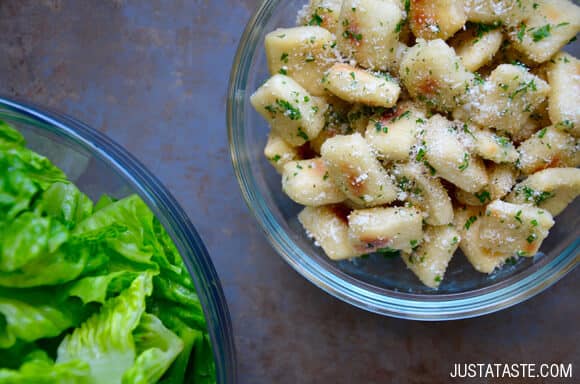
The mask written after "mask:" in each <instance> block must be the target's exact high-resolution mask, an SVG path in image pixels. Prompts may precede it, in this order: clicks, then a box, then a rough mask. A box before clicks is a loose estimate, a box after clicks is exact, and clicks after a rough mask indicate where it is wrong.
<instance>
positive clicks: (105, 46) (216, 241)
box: [0, 0, 580, 383]
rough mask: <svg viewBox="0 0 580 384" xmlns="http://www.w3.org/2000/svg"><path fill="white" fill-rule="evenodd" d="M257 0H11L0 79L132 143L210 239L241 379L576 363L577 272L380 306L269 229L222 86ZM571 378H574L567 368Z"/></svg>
mask: <svg viewBox="0 0 580 384" xmlns="http://www.w3.org/2000/svg"><path fill="white" fill-rule="evenodd" d="M257 3H258V2H257V1H255V0H244V1H234V0H227V1H225V0H222V1H218V0H215V1H211V0H3V1H1V2H0V36H1V38H0V51H1V52H2V56H1V57H0V90H1V92H2V93H4V94H8V95H11V96H18V97H21V98H24V99H26V100H30V101H33V102H36V103H40V104H43V105H46V106H49V107H53V108H56V109H58V110H61V111H63V112H66V113H68V114H70V115H72V116H74V117H76V118H78V119H81V120H82V121H84V122H86V123H88V124H89V125H91V126H93V127H95V128H97V129H99V130H100V131H103V132H106V133H107V134H108V135H110V136H111V137H112V138H113V139H115V140H117V141H118V142H119V143H120V144H122V145H123V146H125V148H127V149H128V150H129V151H130V152H132V153H133V154H134V155H135V156H136V157H137V158H139V159H140V160H141V161H142V162H143V163H145V165H147V166H148V167H149V168H150V169H151V170H152V171H153V173H155V174H156V175H157V176H158V177H159V178H160V179H161V180H162V181H163V182H164V183H165V184H166V185H167V186H168V187H169V189H170V190H171V192H172V193H173V194H174V195H175V197H176V198H177V199H178V200H179V202H180V203H181V204H182V206H183V207H184V209H185V210H186V211H187V213H188V214H189V216H190V217H191V220H192V221H193V223H194V224H195V225H196V226H197V228H198V230H199V232H200V234H201V236H202V237H203V239H204V241H205V243H206V245H207V247H208V249H209V251H210V254H211V255H212V258H213V261H214V263H215V266H216V269H217V271H218V273H219V275H220V277H221V281H222V284H223V287H224V290H225V293H226V296H227V299H228V304H229V308H230V311H231V315H232V318H233V323H234V331H235V340H236V343H237V348H238V353H239V354H238V358H239V371H240V382H242V383H353V382H360V383H387V382H396V383H402V382H408V383H445V382H447V381H448V372H449V370H450V368H451V365H452V364H451V363H452V362H500V361H505V362H542V361H562V362H576V367H575V368H576V371H575V372H574V373H575V374H576V375H575V376H578V375H580V371H579V370H580V347H579V345H580V330H579V328H578V320H579V313H580V309H579V307H578V305H577V302H578V291H579V290H580V281H579V280H578V272H574V273H572V274H570V275H569V276H567V277H566V278H565V279H564V280H563V281H561V282H560V283H558V284H557V285H556V286H554V287H553V288H551V289H550V290H549V291H547V292H545V293H543V294H541V295H539V296H538V297H536V298H534V299H532V300H529V301H528V302H526V303H524V304H521V305H519V306H517V307H515V308H512V309H509V310H506V311H503V312H501V313H497V314H494V315H490V316H486V317H483V318H477V319H472V320H464V321H454V322H447V323H420V322H411V321H402V320H396V319H390V318H383V317H380V316H376V315H373V314H370V313H366V312H363V311H361V310H358V309H355V308H352V307H349V306H348V305H346V304H344V303H342V302H340V301H338V300H336V299H334V298H332V297H330V296H328V295H326V294H325V293H323V292H322V291H320V290H319V289H317V288H315V287H314V286H312V285H311V284H309V283H307V282H306V281H305V280H304V279H303V278H301V277H300V276H299V275H298V274H297V273H295V272H294V271H293V270H292V269H291V268H290V267H289V266H288V265H286V264H285V263H284V262H283V261H282V259H281V258H280V257H278V256H277V255H276V254H275V253H274V251H273V249H272V248H271V247H270V246H269V245H268V244H267V243H266V240H265V238H264V236H263V235H262V233H261V231H260V230H259V229H258V228H257V225H256V223H255V222H254V220H253V218H252V217H250V215H249V212H248V209H247V208H246V206H245V204H244V202H243V201H242V197H241V194H240V193H239V190H238V185H237V182H236V180H235V178H234V174H233V171H232V167H231V165H230V159H229V153H228V148H227V146H228V143H227V138H226V127H225V104H226V88H227V83H228V77H229V71H230V66H231V62H232V59H233V55H234V52H235V49H236V46H237V43H238V40H239V38H240V35H241V32H242V30H243V27H244V25H245V23H246V21H247V20H248V18H249V17H250V15H251V13H252V12H253V10H254V9H255V7H256V6H257ZM570 382H572V381H570Z"/></svg>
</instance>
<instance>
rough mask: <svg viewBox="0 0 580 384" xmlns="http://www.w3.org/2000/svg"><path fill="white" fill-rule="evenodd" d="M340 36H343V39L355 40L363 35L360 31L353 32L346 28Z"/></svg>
mask: <svg viewBox="0 0 580 384" xmlns="http://www.w3.org/2000/svg"><path fill="white" fill-rule="evenodd" d="M342 37H344V38H345V39H354V40H356V41H361V40H362V37H363V36H362V34H360V33H353V32H351V31H349V30H348V29H347V30H346V31H344V32H343V33H342Z"/></svg>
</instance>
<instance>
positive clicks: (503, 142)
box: [493, 135, 510, 147]
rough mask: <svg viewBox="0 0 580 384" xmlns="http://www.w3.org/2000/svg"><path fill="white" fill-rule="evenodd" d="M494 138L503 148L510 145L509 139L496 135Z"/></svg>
mask: <svg viewBox="0 0 580 384" xmlns="http://www.w3.org/2000/svg"><path fill="white" fill-rule="evenodd" d="M493 138H494V139H495V141H496V142H497V143H498V144H499V145H501V146H502V147H507V146H508V145H509V144H510V139H508V138H507V137H504V136H497V135H494V136H493Z"/></svg>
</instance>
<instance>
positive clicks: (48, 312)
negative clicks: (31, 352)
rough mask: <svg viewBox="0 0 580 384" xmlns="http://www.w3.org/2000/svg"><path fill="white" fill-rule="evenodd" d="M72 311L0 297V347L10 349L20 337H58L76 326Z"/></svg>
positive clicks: (32, 339)
mask: <svg viewBox="0 0 580 384" xmlns="http://www.w3.org/2000/svg"><path fill="white" fill-rule="evenodd" d="M76 318H77V316H76V315H75V314H74V313H73V311H71V310H69V309H67V308H62V307H60V308H59V307H57V306H55V305H52V304H42V303H34V304H31V303H28V302H25V301H23V300H19V299H18V298H16V297H14V298H12V297H7V296H6V295H2V296H0V348H10V347H12V346H13V345H14V344H15V343H16V341H17V340H23V341H26V342H31V341H35V340H38V339H41V338H45V337H53V336H58V335H59V334H60V333H62V332H63V331H65V330H66V329H68V328H70V327H72V326H74V325H76Z"/></svg>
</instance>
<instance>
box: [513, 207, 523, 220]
mask: <svg viewBox="0 0 580 384" xmlns="http://www.w3.org/2000/svg"><path fill="white" fill-rule="evenodd" d="M514 219H516V220H517V221H518V222H520V223H521V222H522V210H521V209H520V210H519V211H517V212H516V215H515V216H514Z"/></svg>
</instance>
